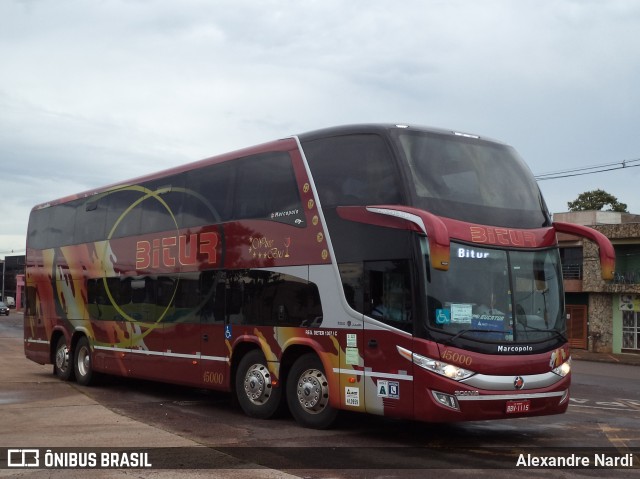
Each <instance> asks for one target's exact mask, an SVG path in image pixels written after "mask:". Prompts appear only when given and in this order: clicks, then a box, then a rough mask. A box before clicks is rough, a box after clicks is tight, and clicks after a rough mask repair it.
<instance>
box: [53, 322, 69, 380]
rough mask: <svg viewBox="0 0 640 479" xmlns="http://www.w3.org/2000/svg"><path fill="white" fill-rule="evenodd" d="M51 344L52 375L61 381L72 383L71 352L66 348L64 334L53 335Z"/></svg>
mask: <svg viewBox="0 0 640 479" xmlns="http://www.w3.org/2000/svg"><path fill="white" fill-rule="evenodd" d="M51 344H52V345H54V347H53V353H52V362H53V373H54V374H55V375H56V376H58V378H60V379H62V380H63V381H72V380H73V379H74V377H73V351H72V350H71V349H70V348H69V347H68V346H67V339H66V337H65V336H64V334H62V333H59V334H57V335H55V336H54V337H53V338H52V340H51Z"/></svg>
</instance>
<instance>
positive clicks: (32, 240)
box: [27, 208, 50, 249]
mask: <svg viewBox="0 0 640 479" xmlns="http://www.w3.org/2000/svg"><path fill="white" fill-rule="evenodd" d="M49 217H50V215H49V208H45V209H41V210H33V211H32V212H31V216H29V231H28V232H27V245H28V246H29V248H35V249H44V248H46V247H47V237H46V234H47V228H48V226H49Z"/></svg>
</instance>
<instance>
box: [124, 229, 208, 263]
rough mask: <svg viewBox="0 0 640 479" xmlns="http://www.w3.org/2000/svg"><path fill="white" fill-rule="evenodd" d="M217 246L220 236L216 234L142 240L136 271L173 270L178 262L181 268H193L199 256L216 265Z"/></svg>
mask: <svg viewBox="0 0 640 479" xmlns="http://www.w3.org/2000/svg"><path fill="white" fill-rule="evenodd" d="M187 239H188V241H187ZM217 246H218V234H217V233H214V232H208V233H198V234H190V235H179V236H165V237H162V238H156V239H154V240H153V241H146V240H141V241H138V242H137V243H136V269H138V270H142V269H147V268H149V267H152V268H159V267H160V266H164V267H168V268H171V267H174V266H176V264H177V263H178V262H179V263H180V265H181V266H193V265H196V264H197V263H198V255H199V254H200V255H205V256H206V263H208V264H216V261H217V256H216V247H217Z"/></svg>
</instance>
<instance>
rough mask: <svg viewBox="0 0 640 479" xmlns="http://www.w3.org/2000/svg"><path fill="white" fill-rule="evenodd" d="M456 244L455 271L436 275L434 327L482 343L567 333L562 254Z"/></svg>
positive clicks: (431, 297) (431, 296)
mask: <svg viewBox="0 0 640 479" xmlns="http://www.w3.org/2000/svg"><path fill="white" fill-rule="evenodd" d="M451 246H452V248H451V251H452V254H451V263H450V266H449V271H446V272H443V271H437V270H432V271H431V274H430V281H429V283H428V285H427V288H428V290H427V294H428V304H429V314H428V327H430V328H433V329H435V330H440V331H443V332H446V333H449V334H451V335H459V336H460V337H461V339H476V340H479V341H505V342H534V341H542V340H548V339H553V338H558V333H564V328H565V322H564V314H563V310H564V303H563V295H562V275H561V273H560V261H559V255H558V251H557V250H543V251H536V252H528V251H503V250H496V249H488V248H479V247H476V246H473V247H471V246H466V245H461V244H454V243H452V244H451Z"/></svg>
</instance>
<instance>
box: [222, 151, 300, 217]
mask: <svg viewBox="0 0 640 479" xmlns="http://www.w3.org/2000/svg"><path fill="white" fill-rule="evenodd" d="M236 163H237V168H238V179H237V186H236V190H235V195H234V206H235V208H234V215H233V216H234V219H248V218H264V219H272V220H274V221H279V222H284V223H288V224H294V225H299V224H301V223H300V222H299V221H298V222H296V220H300V221H301V220H302V219H303V218H304V214H303V209H302V206H301V204H300V196H299V194H298V185H297V182H296V178H295V174H294V171H293V166H292V164H291V158H290V157H289V154H288V153H286V152H277V153H266V154H263V155H257V156H252V157H247V158H243V159H241V160H238V161H237V162H236Z"/></svg>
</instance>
